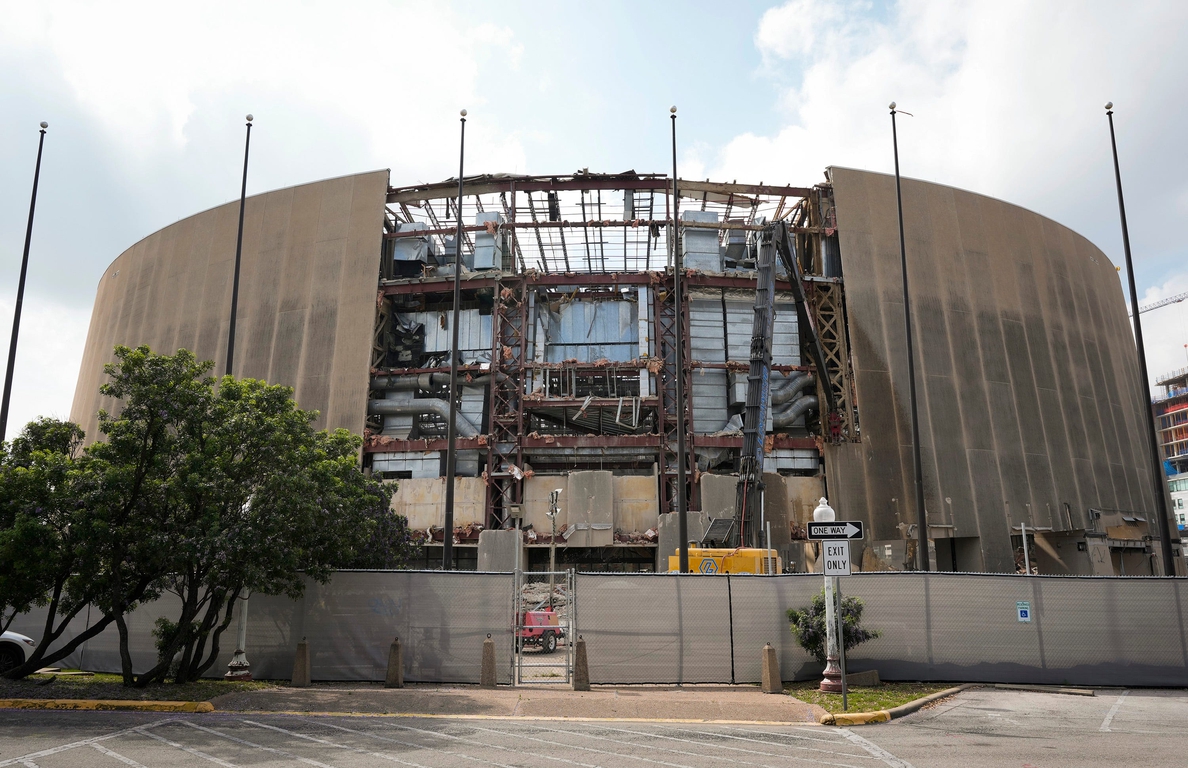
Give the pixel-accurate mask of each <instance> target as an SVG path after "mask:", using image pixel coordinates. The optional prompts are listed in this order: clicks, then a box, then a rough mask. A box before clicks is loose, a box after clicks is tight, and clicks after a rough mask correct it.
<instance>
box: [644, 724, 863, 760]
mask: <svg viewBox="0 0 1188 768" xmlns="http://www.w3.org/2000/svg"><path fill="white" fill-rule="evenodd" d="M660 727H661V728H664V729H665V730H669V731H683V732H685V733H696V734H698V735H700V736H721V737H722V738H726V739H738V740H739V741H753V742H756V743H757V744H771V743H773V742H770V741H764V740H763V739H752V738H748V737H747V736H731V735H730V734H729V733H710V732H708V731H698V730H695V729H693V728H678V727H677V726H675V725H662V726H660ZM724 727H726V728H729V729H730V730H732V731H742V732H743V733H756V734H763V735H765V736H787V737H788V738H789V739H799V740H801V741H821V742H824V743H826V744H837V743H838V741H837V739H821V738H818V737H816V736H797V735H796V734H794V733H778V734H777V733H772V732H771V731H751V730H747V729H746V728H736V727H732V726H724ZM813 733H821V730H820V729H817V730H815V731H813ZM781 746H782V745H781ZM843 754H844V753H843ZM859 757H865V755H859Z"/></svg>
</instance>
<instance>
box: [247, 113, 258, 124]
mask: <svg viewBox="0 0 1188 768" xmlns="http://www.w3.org/2000/svg"><path fill="white" fill-rule="evenodd" d="M255 119H256V118H254V117H252V116H251V115H248V116H247V121H248V122H249V123H250V122H251V121H253V120H255Z"/></svg>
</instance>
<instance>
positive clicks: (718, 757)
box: [478, 725, 865, 768]
mask: <svg viewBox="0 0 1188 768" xmlns="http://www.w3.org/2000/svg"><path fill="white" fill-rule="evenodd" d="M532 728H536V729H537V730H542V731H551V732H555V734H575V735H577V736H580V737H582V738H596V739H601V741H608V742H612V743H615V744H623V745H624V747H627V748H628V749H632V748H638V747H644V748H645V749H652V750H656V751H664V753H671V754H674V755H688V756H693V757H708V756H707V755H706V754H704V753H689V751H684V750H682V749H670V748H666V747H655V745H649V744H638V743H631V742H625V741H623V739H614V738H607V737H605V736H594V735H592V734H581V732H577V731H557V730H554V729H549V728H543V726H539V725H535V726H532ZM478 730H485V731H486V730H489V731H491V732H493V734H503V735H505V736H511V737H512V738H531V737H530V736H524V735H522V734H507V732H505V731H497V730H492V729H485V728H484V729H478ZM602 730H609V731H618V732H623V734H632V735H645V736H657V737H658V738H669V739H672V741H677V742H683V743H689V744H695V745H697V747H706V745H707V744H706V742H694V741H689V739H683V738H676V737H672V736H658V735H655V734H649V732H647V731H631V730H626V729H620V728H604V729H602ZM532 741H541V742H544V743H545V744H557V745H562V747H569V748H571V749H588V750H590V751H596V753H601V754H604V755H614V756H617V757H630V758H632V760H640V761H644V762H653V763H661V764H664V766H672V764H674V763H668V762H664V761H659V760H651V758H650V757H640V756H639V755H630V754H627V755H625V754H623V753H608V751H605V750H601V749H592V748H589V747H576V745H574V744H562V743H561V742H551V741H546V739H541V738H533V739H532ZM714 747H718V748H720V749H731V750H734V751H742V753H748V754H752V755H760V756H764V757H775V758H776V760H796V761H801V762H810V763H816V764H820V766H842V767H845V768H860V767H858V766H852V764H851V763H835V762H829V761H823V760H814V758H811V757H798V756H796V755H773V754H771V753H760V751H756V750H752V749H741V748H738V747H725V745H721V744H714ZM855 756H857V755H855ZM862 757H865V755H862ZM713 760H714V761H726V762H729V763H738V764H741V766H758V767H759V768H767V766H766V764H765V763H759V762H752V761H750V760H735V758H733V757H723V756H721V755H715V756H713Z"/></svg>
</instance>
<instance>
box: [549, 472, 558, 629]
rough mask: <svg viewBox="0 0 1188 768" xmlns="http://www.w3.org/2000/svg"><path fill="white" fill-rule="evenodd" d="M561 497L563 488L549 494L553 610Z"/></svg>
mask: <svg viewBox="0 0 1188 768" xmlns="http://www.w3.org/2000/svg"><path fill="white" fill-rule="evenodd" d="M559 498H561V489H560V488H558V489H556V490H555V491H553V492H552V493H550V494H549V520H551V521H552V523H553V535H552V536H550V537H549V610H550V611H551V610H553V579H554V576H553V574H554V573H555V572H556V570H557V515H558V513H560V512H561V507H559V506H557V500H558V499H559Z"/></svg>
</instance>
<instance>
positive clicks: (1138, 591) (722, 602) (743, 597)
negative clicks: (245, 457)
mask: <svg viewBox="0 0 1188 768" xmlns="http://www.w3.org/2000/svg"><path fill="white" fill-rule="evenodd" d="M548 580H549V575H548V574H539V573H530V574H525V575H522V579H521V581H520V582H519V583H517V581H516V577H515V576H514V575H513V574H510V573H474V572H470V573H466V572H448V573H443V572H440V571H403V572H400V571H396V572H359V571H344V572H339V573H337V574H335V576H334V578H333V579H332V580H331V581H330V583H329V584H326V585H317V584H310V585H309V587H308V589H307V591H306V594H305V597H304V598H303V599H301V600H299V601H292V600H289V599H287V598H283V597H266V596H259V595H258V596H255V597H253V598H252V599H251V604H250V609H249V622H248V648H247V651H248V658H249V660H250V661H251V663H252V671H253V673H254V674H255V675H256V676H257V677H260V678H279V679H286V678H288V677H289V675H290V673H291V672H292V669H293V652H294V649H295V648H296V644H297V642H298V641H299V640H301V638H302V637H305V638H306V639H307V640H308V641H309V645H310V654H311V661H312V676H313V678H314V679H315V680H382V679H383V678H384V671H385V669H386V666H387V653H388V647H389V645H390V643H391V641H392V638H393V637H394V636H399V637H400V639H401V641H402V642H403V644H404V663H405V679H406V680H409V681H424V682H450V683H477V682H478V681H479V677H480V671H481V652H482V641H483V639H485V637H486V636H487V634H488V633H489V634H491V636H492V639H493V640H494V641H495V643H496V659H497V669H496V672H497V679H498V681H499V682H500V683H511V682H513V680H514V679H516V676H517V675H520V678H519V679H520V680H521V681H522V682H524V683H540V682H563V681H567V680H568V679H569V678H568V675H569V673H570V670H571V669H572V663H571V660H570V653H571V650H570V642H571V641H572V640H573V639H575V638H576V637H577V636H578V635H581V636H583V637H584V639H585V640H586V643H587V655H588V660H589V669H590V678H591V682H593V683H730V682H737V683H755V682H758V681H759V676H760V664H761V656H760V651H761V649H762V647H763V645H764V643H768V642H770V643H771V644H772V645H773V646H774V647H775V648H776V649H777V651H778V654H779V659H780V669H781V671H782V673H783V677H784V679H785V680H793V679H803V678H808V677H812V676H815V675H818V674H819V673H820V665H819V664H818V663H817V662H815V661H814V660H812V658H811V657H810V656H809V655H808V654H807V653H806V652H805V651H804V650H803V649H801V648H800V647H799V645H797V643H796V640H795V638H794V637H793V635H792V632H791V631H790V629H789V624H788V618H787V612H788V609H790V608H803V607H805V606H807V605H808V604H809V602H810V601H811V599H812V597H813V595H814V594H816V593H817V592H819V591H820V590H821V588H822V585H823V581H822V577H821V576H820V575H814V574H797V575H785V576H739V575H734V576H702V575H684V576H681V575H679V574H577V575H576V577H571V576H570V575H568V574H566V573H559V574H554V576H553V587H552V590H551V591H550V588H549V585H548ZM841 587H842V591H843V593H844V594H845V595H846V596H855V597H858V598H860V599H861V600H862V601H863V603H864V605H865V610H864V613H863V625H864V626H867V627H869V628H872V629H877V630H879V631H880V632H881V633H882V636H881V637H879V638H878V639H876V640H872V641H870V642H868V643H866V644H864V645H861V646H859V647H857V648H855V649H853V650H852V651H851V652H849V653H847V668H848V669H849V670H850V671H854V672H857V671H862V670H867V669H877V670H878V671H879V674H880V676H881V677H883V678H884V679H888V680H953V681H969V682H1026V683H1054V684H1057V683H1058V684H1075V685H1152V686H1188V625H1186V621H1185V608H1184V602H1185V600H1186V599H1188V591H1186V590H1188V580H1185V579H1168V578H1142V577H1130V578H1115V577H1059V576H1012V575H990V574H952V573H929V574H921V573H862V574H855V575H854V576H850V577H845V578H842V579H841ZM550 594H551V595H552V599H553V607H552V611H549V610H548V598H549V595H550ZM175 608H176V603H175V601H173V600H172V599H170V598H162V600H160V601H157V602H156V603H153V604H150V605H147V606H144V607H142V608H141V609H138V610H137V611H136V612H134V613H133V614H132V615H131V616H130V617H129V628H130V630H131V636H132V639H133V647H132V654H133V660H134V662H135V666H136V668H137V670H138V671H142V670H144V669H147V668H148V667H149V666H151V664H152V663H153V662H154V661H155V658H154V653H155V651H154V649H153V638H152V634H151V630H152V626H153V622H154V621H155V620H156V618H157V617H158V616H174V615H176V610H175ZM1024 609H1025V610H1024ZM532 613H536V614H538V615H537V616H534V617H532V618H531V619H528V618H527V617H528V616H529V614H532ZM550 614H551V615H550ZM517 615H518V617H519V618H517ZM90 618H91V619H94V618H95V617H94V616H93V615H92V616H91V617H90ZM1023 619H1026V620H1023ZM88 620H89V619H88V617H87V615H86V613H85V612H84V613H83V614H81V615H80V616H79V617H78V618H77V619H76V620H75V622H74V623H73V625H72V627H71V628H70V630H68V632H67V634H66V637H65V638H64V639H68V638H69V637H71V636H73V635H74V634H76V633H78V632H81V631H82V630H83V629H84V628H85V627H86V626H87V622H88ZM554 622H555V623H554ZM43 624H44V615H43V614H42V613H41V612H40V611H34V612H32V613H30V614H26V615H24V616H21V617H18V619H17V621H16V622H15V623H14V625H13V627H12V628H13V629H14V630H15V631H18V632H22V633H24V634H27V635H30V636H32V637H34V638H37V637H40V634H41V632H42V627H43ZM234 627H235V624H234V623H232V626H231V629H230V630H229V631H228V632H227V633H226V635H224V638H223V643H222V648H223V652H222V654H221V657H220V660H219V662H218V664H217V665H216V666H215V667H213V668H212V669H211V670H210V672H209V674H212V675H218V674H222V671H223V670H224V669H225V665H226V662H227V661H229V660H230V657H231V652H232V651H233V650H234V648H232V645H233V643H234V640H233V637H234ZM546 632H553V633H554V636H553V637H552V639H549V638H547V637H545V633H546ZM517 637H519V639H520V642H519V643H517ZM554 641H555V643H556V645H555V646H554V645H552V643H553V642H554ZM517 645H518V647H519V653H517ZM550 647H551V648H552V649H553V650H552V652H551V653H549V652H548V649H549V648H550ZM60 664H61V665H63V666H78V667H83V668H86V669H91V670H95V671H118V670H119V654H118V645H117V633H116V631H115V628H114V627H110V628H109V629H108V630H107V631H105V632H103V633H101V634H100V635H98V636H96V637H95V638H92V639H91V640H90V641H88V642H87V643H86V644H84V645H83V646H82V647H81V648H80V649H79V650H78V651H76V652H75V653H74V654H72V655H71V656H70V657H68V658H67V659H65V660H63V661H62V662H60ZM521 664H523V665H525V666H520V665H521ZM534 665H540V666H534Z"/></svg>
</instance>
